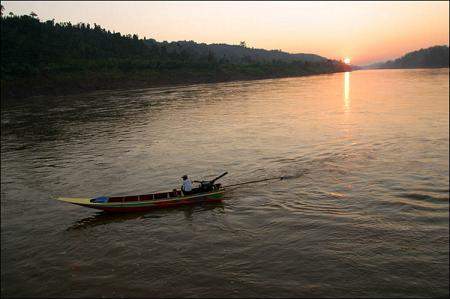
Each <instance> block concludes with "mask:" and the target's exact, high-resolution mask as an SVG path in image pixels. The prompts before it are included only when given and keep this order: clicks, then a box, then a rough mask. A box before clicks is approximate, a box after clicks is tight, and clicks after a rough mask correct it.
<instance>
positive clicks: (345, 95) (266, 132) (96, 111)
mask: <svg viewBox="0 0 450 299" xmlns="http://www.w3.org/2000/svg"><path fill="white" fill-rule="evenodd" d="M448 80H449V70H448V69H416V70H361V71H355V72H351V73H337V74H329V75H319V76H309V77H298V78H284V79H269V80H257V81H242V82H227V83H214V84H197V85H189V86H175V87H164V88H151V89H139V90H123V91H102V92H95V93H87V94H81V95H74V96H61V97H35V98H30V99H27V100H24V101H16V102H14V101H11V102H7V103H3V104H2V110H1V295H2V297H3V296H6V297H25V296H26V297H102V296H105V297H143V296H147V297H323V296H327V297H343V296H346V297H355V296H356V297H364V296H366V297H367V296H370V297H393V296H396V297H430V296H442V297H446V296H448V295H449V288H448V286H449V100H448V97H449V81H448ZM224 171H228V172H229V174H228V175H227V176H225V177H224V178H223V179H222V180H221V182H222V183H223V184H224V185H227V184H233V183H238V182H243V181H249V180H257V179H263V178H269V177H273V176H287V179H286V180H282V181H267V182H262V183H259V184H254V185H245V186H242V187H240V188H236V189H234V190H230V191H229V192H228V193H227V194H226V196H225V198H224V199H225V200H224V201H223V203H220V204H203V205H197V206H191V207H186V208H177V209H164V210H158V211H153V212H147V213H137V214H129V215H122V216H120V215H116V216H111V215H107V214H103V213H101V212H97V211H96V210H91V209H87V208H83V207H79V206H74V205H70V204H65V203H61V202H58V201H56V200H55V198H57V197H59V196H64V197H97V196H103V195H133V194H143V193H149V192H152V191H160V190H166V189H172V188H173V187H178V186H179V185H180V184H181V176H182V175H183V174H188V175H189V176H190V177H191V178H192V179H207V178H212V177H214V176H216V175H219V174H220V173H221V172H224Z"/></svg>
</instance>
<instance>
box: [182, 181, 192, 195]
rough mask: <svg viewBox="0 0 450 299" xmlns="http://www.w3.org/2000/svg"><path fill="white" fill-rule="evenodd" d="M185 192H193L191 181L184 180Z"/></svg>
mask: <svg viewBox="0 0 450 299" xmlns="http://www.w3.org/2000/svg"><path fill="white" fill-rule="evenodd" d="M183 191H187V192H189V191H192V182H191V180H190V179H186V180H183Z"/></svg>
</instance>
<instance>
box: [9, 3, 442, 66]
mask: <svg viewBox="0 0 450 299" xmlns="http://www.w3.org/2000/svg"><path fill="white" fill-rule="evenodd" d="M2 5H3V6H4V7H5V11H4V13H5V14H8V13H9V12H13V13H14V14H16V15H22V14H29V13H30V12H31V11H33V12H35V13H36V14H37V15H38V17H39V18H40V19H41V20H43V21H45V20H50V19H55V21H56V22H67V21H70V22H71V23H73V24H75V23H78V22H83V23H90V24H93V23H97V24H98V25H101V26H102V27H104V28H106V29H107V30H111V31H113V30H114V31H116V32H120V33H122V34H138V36H139V37H140V38H143V37H146V38H154V39H156V40H157V41H164V40H166V41H169V42H170V41H178V40H194V41H196V42H204V43H208V44H210V43H227V44H239V42H240V41H245V42H246V44H247V46H248V47H254V48H263V49H268V50H271V49H280V50H282V51H286V52H290V53H313V54H318V55H321V56H324V57H327V58H331V59H342V60H343V59H344V58H346V57H348V58H350V59H351V62H352V64H357V65H365V64H369V63H373V62H378V61H385V60H388V59H392V58H397V57H400V56H402V55H403V54H405V53H407V52H410V51H414V50H417V49H420V48H427V47H430V46H434V45H448V44H449V13H448V11H449V2H448V1H437V2H432V1H411V2H406V1H398V2H397V1H392V2H387V1H386V2H385V1H381V2H375V1H374V2H372V1H369V2H365V1H355V2H335V1H332V2H306V1H305V2H303V1H302V2H291V1H287V2H284V1H277V2H271V1H264V2H258V1H249V2H246V1H236V2H233V1H229V2H228V1H221V2H219V1H218V2H212V1H211V2H209V1H201V2H200V1H198V2H197V1H191V2H189V1H182V2H181V1H180V2H178V1H167V2H159V1H151V2H145V1H136V2H134V1H123V2H122V1H87V2H78V1H61V2H59V1H2Z"/></svg>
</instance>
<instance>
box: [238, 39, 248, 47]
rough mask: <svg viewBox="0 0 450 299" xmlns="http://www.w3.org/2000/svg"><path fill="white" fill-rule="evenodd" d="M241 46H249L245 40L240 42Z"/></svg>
mask: <svg viewBox="0 0 450 299" xmlns="http://www.w3.org/2000/svg"><path fill="white" fill-rule="evenodd" d="M239 46H241V47H244V48H247V44H246V43H245V41H242V42H240V43H239Z"/></svg>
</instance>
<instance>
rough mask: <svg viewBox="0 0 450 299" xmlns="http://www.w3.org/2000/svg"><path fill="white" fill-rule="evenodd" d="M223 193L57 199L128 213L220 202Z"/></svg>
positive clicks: (221, 191)
mask: <svg viewBox="0 0 450 299" xmlns="http://www.w3.org/2000/svg"><path fill="white" fill-rule="evenodd" d="M223 194H224V190H223V189H222V190H218V191H215V192H210V193H204V194H194V195H190V196H182V197H178V198H173V199H154V200H146V201H140V200H137V201H129V202H105V203H96V202H92V201H91V198H58V200H59V201H63V202H67V203H71V204H75V205H79V206H82V207H86V208H92V209H97V210H102V211H105V212H109V213H130V212H143V211H150V210H154V209H161V208H170V207H179V206H185V205H192V204H197V203H203V202H220V201H222V197H223Z"/></svg>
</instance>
